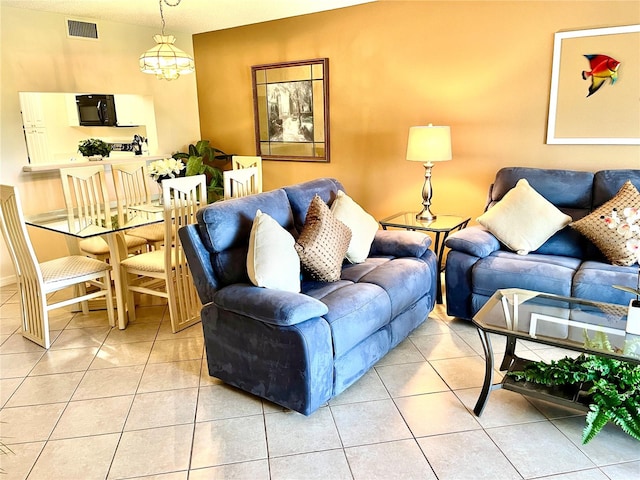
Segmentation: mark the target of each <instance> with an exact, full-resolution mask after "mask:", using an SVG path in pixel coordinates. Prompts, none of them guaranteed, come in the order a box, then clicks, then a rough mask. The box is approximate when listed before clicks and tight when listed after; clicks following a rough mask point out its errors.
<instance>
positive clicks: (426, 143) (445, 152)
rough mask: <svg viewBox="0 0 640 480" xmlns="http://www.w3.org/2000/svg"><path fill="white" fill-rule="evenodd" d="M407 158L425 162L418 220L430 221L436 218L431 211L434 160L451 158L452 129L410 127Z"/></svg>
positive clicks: (430, 126)
mask: <svg viewBox="0 0 640 480" xmlns="http://www.w3.org/2000/svg"><path fill="white" fill-rule="evenodd" d="M407 160H411V161H414V162H423V163H424V169H425V172H424V186H423V187H422V211H421V212H420V213H418V214H417V215H416V219H417V220H421V221H425V222H430V221H433V220H435V219H436V216H435V215H434V214H433V213H431V211H430V210H429V207H430V206H431V197H432V194H433V191H432V189H431V169H432V168H433V162H443V161H445V160H451V129H450V128H449V127H437V126H436V127H434V126H433V125H432V124H429V125H428V126H426V127H410V128H409V140H408V141H407Z"/></svg>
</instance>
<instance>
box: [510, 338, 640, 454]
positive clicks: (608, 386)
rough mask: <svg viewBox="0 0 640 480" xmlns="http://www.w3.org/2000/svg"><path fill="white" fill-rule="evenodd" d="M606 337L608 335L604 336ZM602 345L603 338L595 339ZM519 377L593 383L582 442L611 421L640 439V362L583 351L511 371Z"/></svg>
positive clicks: (549, 383) (556, 382)
mask: <svg viewBox="0 0 640 480" xmlns="http://www.w3.org/2000/svg"><path fill="white" fill-rule="evenodd" d="M604 340H606V337H604ZM592 342H597V343H598V345H600V346H601V347H602V346H604V345H606V343H608V341H606V342H604V341H603V339H602V338H600V339H594V340H592ZM507 375H509V376H511V377H514V378H515V379H516V380H523V379H524V380H527V381H529V382H533V383H538V384H544V385H547V386H558V385H581V384H582V385H584V384H586V385H590V388H589V389H588V390H587V395H590V397H591V401H592V403H591V404H590V405H589V413H587V416H586V423H587V424H586V426H585V428H584V431H583V432H582V443H588V442H589V441H591V439H593V437H595V436H596V435H597V434H598V432H600V430H602V428H603V427H604V426H605V425H606V424H607V423H608V422H612V423H613V424H615V425H618V426H619V427H620V428H621V429H622V431H624V432H625V433H626V434H628V435H630V436H631V437H633V438H635V439H636V440H640V365H632V364H630V363H629V362H624V361H622V360H617V359H614V358H609V357H600V356H596V355H585V354H581V355H579V356H578V357H576V358H570V357H565V358H562V359H560V360H558V361H555V360H552V361H551V363H549V364H547V363H545V362H531V363H529V364H527V365H526V366H525V367H524V368H523V369H522V370H521V371H513V372H508V373H507Z"/></svg>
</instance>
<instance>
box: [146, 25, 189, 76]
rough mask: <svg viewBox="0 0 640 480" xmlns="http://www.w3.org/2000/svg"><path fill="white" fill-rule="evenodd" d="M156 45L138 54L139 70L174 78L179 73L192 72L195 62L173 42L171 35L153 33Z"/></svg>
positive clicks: (173, 38)
mask: <svg viewBox="0 0 640 480" xmlns="http://www.w3.org/2000/svg"><path fill="white" fill-rule="evenodd" d="M153 39H154V40H155V41H156V43H157V45H156V46H155V47H153V48H151V49H149V50H147V51H146V52H144V53H143V54H142V55H140V70H141V71H142V72H143V73H151V74H154V75H155V76H156V77H158V79H165V80H175V79H176V78H178V77H179V76H180V75H185V74H187V73H193V71H194V70H195V63H194V62H193V58H192V57H191V55H189V54H187V53H185V52H183V51H182V50H180V49H179V48H178V47H176V46H174V45H173V43H174V42H175V41H176V37H174V36H173V35H154V36H153Z"/></svg>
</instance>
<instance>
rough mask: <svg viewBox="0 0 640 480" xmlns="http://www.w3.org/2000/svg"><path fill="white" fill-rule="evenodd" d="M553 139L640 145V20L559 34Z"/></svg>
mask: <svg viewBox="0 0 640 480" xmlns="http://www.w3.org/2000/svg"><path fill="white" fill-rule="evenodd" d="M547 143H548V144H576V145H579V144H585V145H588V144H603V145H607V144H608V145H640V25H626V26H619V27H608V28H596V29H590V30H573V31H563V32H557V33H556V34H555V35H554V42H553V63H552V71H551V90H550V96H549V117H548V123H547Z"/></svg>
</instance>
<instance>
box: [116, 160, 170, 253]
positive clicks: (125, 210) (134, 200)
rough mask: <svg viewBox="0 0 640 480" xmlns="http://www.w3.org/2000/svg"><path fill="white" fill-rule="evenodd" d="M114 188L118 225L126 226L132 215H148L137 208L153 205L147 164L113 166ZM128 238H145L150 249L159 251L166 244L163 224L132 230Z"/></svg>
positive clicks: (142, 162)
mask: <svg viewBox="0 0 640 480" xmlns="http://www.w3.org/2000/svg"><path fill="white" fill-rule="evenodd" d="M111 173H112V175H113V186H114V188H115V192H116V200H117V207H118V223H119V224H120V225H124V222H127V221H129V220H130V219H131V217H132V215H146V214H145V213H144V212H143V211H142V210H140V209H138V210H136V209H135V207H139V206H143V205H151V201H152V198H151V189H150V187H149V182H150V179H151V177H150V176H149V172H148V170H147V162H146V161H144V160H142V161H139V162H127V163H118V164H112V165H111ZM127 235H128V236H132V237H139V238H144V240H145V241H146V242H147V244H148V246H149V247H150V249H158V248H160V247H161V246H162V243H163V242H164V227H163V225H162V224H161V223H154V224H152V225H145V226H143V227H137V228H132V229H130V230H128V231H127Z"/></svg>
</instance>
